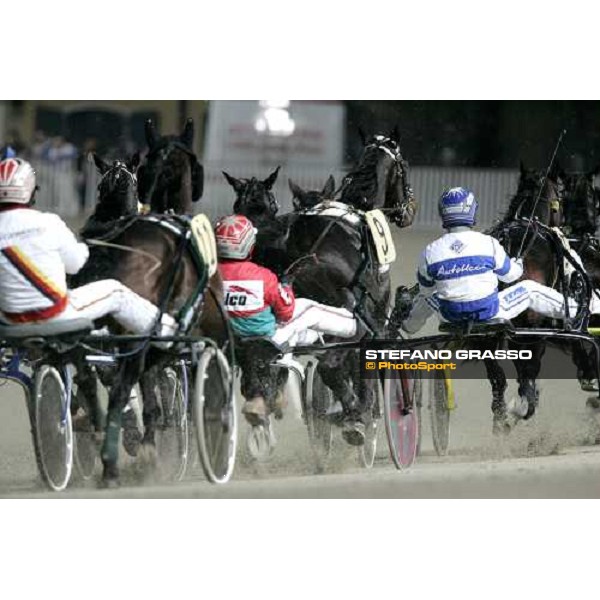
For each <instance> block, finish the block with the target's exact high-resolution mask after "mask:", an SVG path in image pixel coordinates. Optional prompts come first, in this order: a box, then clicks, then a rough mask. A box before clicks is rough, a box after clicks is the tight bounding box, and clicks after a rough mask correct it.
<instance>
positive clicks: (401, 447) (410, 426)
mask: <svg viewBox="0 0 600 600" xmlns="http://www.w3.org/2000/svg"><path fill="white" fill-rule="evenodd" d="M421 383H422V382H421V376H420V373H418V371H413V372H412V373H411V376H410V377H407V376H406V375H404V374H403V373H401V372H399V371H391V372H389V373H386V378H385V381H384V386H383V400H384V402H383V405H384V417H385V430H386V434H387V439H388V445H389V448H390V454H391V456H392V460H393V461H394V464H395V465H396V468H398V469H407V468H408V467H410V466H411V465H412V464H413V462H414V461H415V458H416V456H417V447H418V445H419V425H420V424H419V411H418V404H419V402H420V396H421V388H422V386H421Z"/></svg>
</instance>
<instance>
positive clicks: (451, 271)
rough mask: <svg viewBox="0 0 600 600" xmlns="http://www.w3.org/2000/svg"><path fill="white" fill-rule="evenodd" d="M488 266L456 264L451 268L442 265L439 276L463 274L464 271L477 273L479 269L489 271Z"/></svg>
mask: <svg viewBox="0 0 600 600" xmlns="http://www.w3.org/2000/svg"><path fill="white" fill-rule="evenodd" d="M487 270H488V268H487V267H486V266H485V265H466V264H465V265H457V264H454V265H452V266H451V267H450V268H447V267H445V266H444V265H442V266H441V267H440V268H439V269H438V272H437V276H438V277H441V276H448V275H461V274H463V273H476V272H477V271H487Z"/></svg>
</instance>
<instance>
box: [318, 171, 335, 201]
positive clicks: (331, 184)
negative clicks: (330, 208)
mask: <svg viewBox="0 0 600 600" xmlns="http://www.w3.org/2000/svg"><path fill="white" fill-rule="evenodd" d="M334 192H335V179H334V178H333V175H330V176H329V177H328V178H327V181H326V182H325V186H324V187H323V191H322V192H321V194H322V195H323V198H325V199H330V198H333V194H334Z"/></svg>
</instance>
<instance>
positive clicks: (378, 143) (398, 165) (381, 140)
mask: <svg viewBox="0 0 600 600" xmlns="http://www.w3.org/2000/svg"><path fill="white" fill-rule="evenodd" d="M374 139H375V141H374V142H371V143H370V144H367V145H366V146H365V150H368V149H369V148H375V149H376V150H379V151H381V152H383V153H384V154H387V155H388V156H389V157H390V158H391V159H392V161H393V163H394V173H395V175H396V177H397V178H399V179H400V181H401V182H402V191H403V194H404V202H403V203H400V202H397V203H396V206H394V207H390V208H383V211H384V212H387V213H392V214H394V213H397V212H399V213H402V211H404V209H405V208H406V205H407V204H408V203H409V202H410V193H411V190H410V186H409V185H408V182H407V177H406V173H405V167H404V160H403V159H402V154H401V153H400V146H399V145H398V144H397V143H396V142H394V141H393V140H392V139H391V138H388V137H384V136H382V135H376V136H375V138H374ZM386 143H391V144H393V146H394V147H393V148H390V147H389V146H386V145H385V144H386Z"/></svg>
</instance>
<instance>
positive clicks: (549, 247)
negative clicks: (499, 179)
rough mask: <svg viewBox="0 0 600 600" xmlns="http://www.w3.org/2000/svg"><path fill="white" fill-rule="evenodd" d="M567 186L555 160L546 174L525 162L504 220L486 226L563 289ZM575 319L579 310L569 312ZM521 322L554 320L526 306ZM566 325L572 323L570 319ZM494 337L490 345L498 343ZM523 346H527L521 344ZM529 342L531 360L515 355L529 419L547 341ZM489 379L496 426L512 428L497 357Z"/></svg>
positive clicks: (527, 273) (530, 274)
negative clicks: (557, 230)
mask: <svg viewBox="0 0 600 600" xmlns="http://www.w3.org/2000/svg"><path fill="white" fill-rule="evenodd" d="M562 214H563V186H562V180H561V178H560V168H559V167H558V166H556V165H555V166H554V167H553V168H552V170H551V171H550V172H549V173H548V176H547V177H546V174H545V172H544V171H540V172H538V171H534V170H530V169H526V168H525V167H524V166H523V165H522V164H521V172H520V179H519V184H518V188H517V192H516V194H515V195H514V196H513V198H512V199H511V201H510V204H509V207H508V210H507V212H506V215H505V216H504V217H503V218H502V220H501V221H500V222H499V223H497V224H496V225H494V226H493V227H492V228H491V229H489V230H488V231H486V233H487V234H489V235H492V236H493V237H495V238H496V239H498V241H499V242H500V243H501V244H502V245H503V247H504V249H505V250H506V252H507V254H508V255H509V256H512V257H515V256H519V255H522V257H523V259H524V274H523V277H524V278H525V279H532V280H534V281H537V282H539V283H541V284H543V285H546V286H549V287H553V288H555V289H557V290H559V291H561V292H563V294H565V293H567V292H568V289H569V285H570V284H569V282H568V281H566V279H565V277H564V268H563V264H564V263H563V259H564V251H563V246H562V245H561V243H560V240H559V238H558V236H557V234H556V233H555V232H554V231H553V230H552V229H551V227H558V226H560V225H561V223H562ZM570 317H571V324H573V322H574V320H575V319H573V318H576V317H577V315H570ZM513 323H514V325H515V326H516V327H541V326H549V327H551V326H552V322H551V321H550V322H549V320H548V319H547V318H545V317H543V316H541V315H539V314H537V313H534V312H532V311H526V312H525V313H523V314H521V315H519V316H518V317H517V318H516V319H514V321H513ZM567 326H570V324H569V323H567ZM495 343H496V342H495V341H494V340H490V342H489V344H488V345H485V344H484V343H482V344H481V346H483V347H485V349H494V344H495ZM518 347H519V348H520V347H522V346H518ZM528 348H529V349H530V350H531V351H532V352H533V357H532V359H531V360H515V361H514V364H515V368H516V370H517V380H518V384H519V387H518V394H519V396H520V398H521V401H522V402H523V401H525V402H526V403H527V404H526V405H527V410H526V413H525V414H524V416H523V418H524V419H529V418H531V417H532V416H533V415H534V413H535V409H536V406H537V404H538V396H539V392H538V389H537V384H536V379H537V377H538V375H539V372H540V369H541V360H542V357H543V355H544V352H545V343H544V342H543V341H541V342H533V343H532V344H531V345H530V346H528ZM484 363H485V367H486V371H487V375H488V379H489V381H490V383H491V385H492V395H493V400H492V412H493V415H494V431H495V432H497V433H498V432H502V431H507V430H509V429H510V426H509V423H508V420H507V407H506V403H505V399H504V393H505V391H506V387H507V382H506V375H505V373H504V371H503V369H502V368H501V367H500V365H499V364H498V363H497V362H496V361H494V360H493V359H486V360H484Z"/></svg>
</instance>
